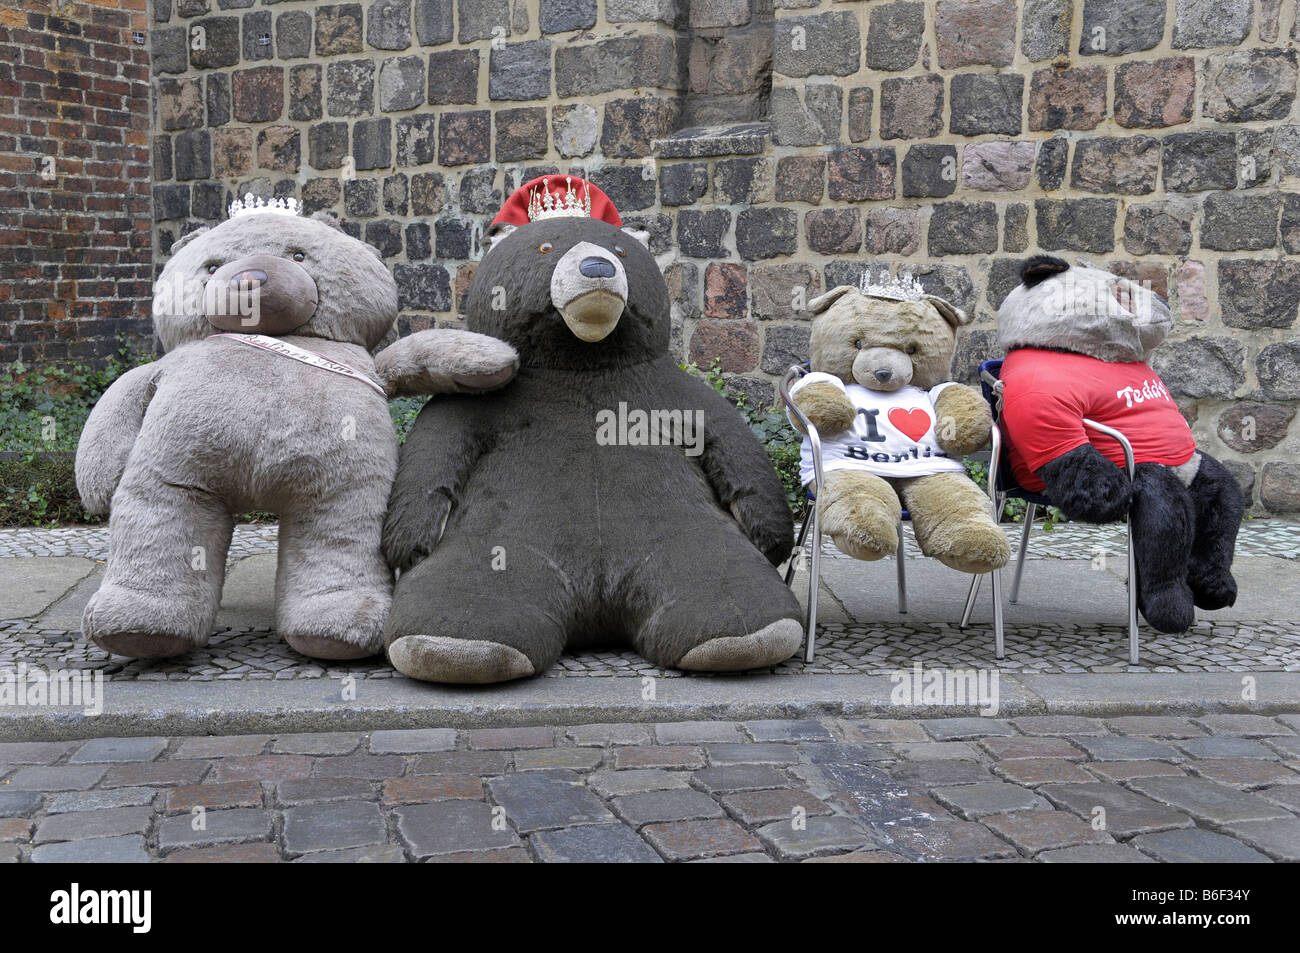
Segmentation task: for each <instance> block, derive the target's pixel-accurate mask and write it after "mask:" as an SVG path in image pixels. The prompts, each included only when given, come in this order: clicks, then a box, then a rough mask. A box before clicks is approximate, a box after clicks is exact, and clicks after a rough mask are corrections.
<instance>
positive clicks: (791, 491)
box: [677, 358, 807, 516]
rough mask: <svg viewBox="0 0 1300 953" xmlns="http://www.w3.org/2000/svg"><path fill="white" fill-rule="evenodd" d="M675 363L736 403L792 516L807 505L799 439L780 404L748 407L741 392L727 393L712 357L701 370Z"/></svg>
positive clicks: (690, 364)
mask: <svg viewBox="0 0 1300 953" xmlns="http://www.w3.org/2000/svg"><path fill="white" fill-rule="evenodd" d="M677 366H678V367H680V368H681V369H682V370H684V371H685V372H686V373H688V374H690V375H692V376H694V377H698V378H700V379H701V380H703V381H704V382H705V383H706V384H708V385H709V386H710V387H712V388H713V389H714V390H715V391H717V392H718V393H719V394H721V395H722V396H723V397H726V398H727V399H728V400H730V401H731V402H732V403H733V404H734V405H735V406H736V410H738V411H739V412H740V415H741V416H742V417H743V418H744V419H745V422H746V423H747V424H749V429H750V430H752V431H753V432H754V436H755V437H757V438H758V440H759V443H761V444H762V445H763V449H764V450H766V451H767V457H768V459H769V460H771V461H772V466H773V467H774V468H775V469H776V474H777V476H778V477H780V478H781V486H782V487H783V488H784V489H785V497H786V501H787V502H788V503H789V504H790V509H791V510H792V511H793V512H794V513H795V515H796V516H799V515H801V514H802V513H803V509H804V507H805V506H806V505H807V497H806V496H805V495H804V491H803V485H802V484H801V483H800V482H799V450H800V446H801V444H802V439H801V438H800V436H799V434H798V433H797V432H796V431H795V429H794V428H793V427H791V426H790V421H789V420H787V419H786V416H785V413H784V412H783V411H782V410H781V408H779V407H751V406H750V405H749V401H748V400H746V399H745V396H744V395H743V394H739V395H732V394H728V393H727V381H726V378H724V377H723V376H722V362H721V361H720V360H719V359H718V358H714V359H713V363H712V364H710V365H709V368H708V370H705V371H701V370H700V368H699V366H698V365H696V364H695V362H693V361H692V362H691V363H689V364H678V365H677Z"/></svg>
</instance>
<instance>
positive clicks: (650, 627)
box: [620, 527, 803, 672]
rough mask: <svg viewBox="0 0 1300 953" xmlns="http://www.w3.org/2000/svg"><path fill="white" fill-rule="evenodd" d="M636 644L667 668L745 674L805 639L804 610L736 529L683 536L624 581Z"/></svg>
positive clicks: (783, 656) (785, 654) (792, 651)
mask: <svg viewBox="0 0 1300 953" xmlns="http://www.w3.org/2000/svg"><path fill="white" fill-rule="evenodd" d="M620 589H621V595H622V596H623V598H622V600H621V601H622V603H623V605H624V607H625V609H624V611H630V612H633V613H635V614H636V616H634V620H633V623H632V645H633V647H634V648H635V649H636V651H637V652H638V653H639V654H640V655H641V656H643V657H644V658H646V659H648V660H649V661H651V662H654V663H655V664H656V665H661V666H664V667H666V668H680V669H685V670H688V671H696V672H740V671H744V670H746V669H752V668H762V667H765V666H769V665H777V664H779V663H781V662H783V661H785V660H786V659H788V658H789V657H790V656H792V655H794V654H795V652H797V651H798V650H799V646H800V644H801V643H802V642H803V623H802V622H801V621H800V619H801V618H802V615H803V610H802V609H801V608H800V606H799V600H798V599H796V598H795V596H794V593H793V592H791V591H790V589H789V588H788V587H787V586H785V585H784V584H783V583H782V582H781V577H780V576H779V575H778V574H777V572H776V571H775V570H774V569H773V568H772V565H771V564H770V563H769V562H768V561H767V559H766V558H765V557H764V556H763V554H762V553H760V552H759V551H758V550H757V549H756V548H755V547H754V545H753V544H752V543H750V542H749V540H748V539H746V538H745V537H744V535H743V534H742V533H741V532H740V531H739V529H738V528H736V527H724V528H722V529H720V530H717V531H715V530H713V529H712V528H711V527H709V528H705V529H703V530H702V531H701V532H698V533H686V534H681V535H680V536H679V538H678V540H677V541H672V542H665V544H664V545H663V547H662V548H661V549H660V550H659V552H657V553H656V555H655V558H654V559H651V560H638V562H637V567H636V571H635V572H634V573H631V574H629V575H628V576H627V577H626V578H625V580H624V582H623V585H622V586H621V587H620Z"/></svg>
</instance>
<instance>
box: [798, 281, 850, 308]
mask: <svg viewBox="0 0 1300 953" xmlns="http://www.w3.org/2000/svg"><path fill="white" fill-rule="evenodd" d="M857 290H858V289H857V288H856V287H854V286H853V285H839V286H838V287H835V288H832V289H831V290H830V291H828V292H826V293H825V294H824V295H818V296H817V297H816V298H813V299H812V300H811V301H809V302H808V313H809V314H821V313H822V312H823V311H825V310H826V309H827V308H829V307H830V306H831V305H833V304H834V303H835V302H836V301H838V300H839V299H840V297H841V296H843V295H844V294H846V293H848V292H850V291H857Z"/></svg>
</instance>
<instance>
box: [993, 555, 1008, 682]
mask: <svg viewBox="0 0 1300 953" xmlns="http://www.w3.org/2000/svg"><path fill="white" fill-rule="evenodd" d="M989 575H991V576H992V577H993V647H994V650H995V652H996V654H997V657H998V659H999V660H1001V659H1002V658H1003V657H1004V656H1005V655H1006V645H1005V643H1004V639H1003V631H1002V570H1001V569H995V570H993V572H991V573H990V574H989Z"/></svg>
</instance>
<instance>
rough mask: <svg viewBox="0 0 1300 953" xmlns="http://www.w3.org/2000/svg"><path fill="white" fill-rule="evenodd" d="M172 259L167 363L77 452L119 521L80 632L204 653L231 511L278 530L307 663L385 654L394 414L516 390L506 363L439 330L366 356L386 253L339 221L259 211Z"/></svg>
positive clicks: (260, 207)
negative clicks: (399, 404) (427, 398)
mask: <svg viewBox="0 0 1300 953" xmlns="http://www.w3.org/2000/svg"><path fill="white" fill-rule="evenodd" d="M249 200H250V201H249V202H248V204H247V206H244V205H243V203H238V202H237V203H235V204H234V205H232V207H231V211H232V215H231V218H230V219H229V220H227V221H225V222H223V223H222V224H220V225H217V226H216V227H213V228H210V229H209V228H204V229H200V230H198V231H196V232H194V233H192V234H190V235H187V236H185V237H184V238H182V239H181V240H180V241H178V242H177V243H176V244H175V245H174V246H173V247H172V257H171V258H170V260H169V261H168V262H167V266H166V267H165V268H164V269H163V272H162V275H161V276H160V279H159V282H158V284H157V286H156V288H155V300H154V308H153V310H154V326H155V330H156V332H157V335H158V339H159V341H160V342H161V344H162V347H163V350H164V351H165V352H166V353H165V354H164V356H163V357H162V358H161V359H159V360H158V361H156V362H154V363H151V364H146V365H144V366H141V367H137V368H135V369H133V370H131V371H129V372H127V373H126V374H124V375H122V377H120V378H119V379H118V380H117V381H116V382H115V383H114V384H113V386H112V387H110V388H109V389H108V391H107V392H106V393H105V394H104V395H103V397H102V398H100V400H99V402H98V403H97V404H96V405H95V408H94V410H93V411H92V412H91V415H90V418H89V420H87V422H86V426H85V430H84V431H83V433H82V436H81V442H80V445H79V446H78V448H77V460H76V476H77V488H78V490H79V491H80V494H81V497H82V501H83V502H84V504H85V507H86V510H87V512H90V513H103V512H106V511H110V509H111V516H110V520H109V532H110V549H109V558H108V566H107V569H106V571H105V574H104V580H103V583H102V584H101V586H100V588H99V591H98V592H96V593H95V595H94V596H93V597H92V598H91V600H90V602H89V604H88V605H87V606H86V610H85V615H84V618H83V621H82V628H83V630H84V632H85V634H86V636H87V637H89V638H90V639H92V640H93V641H94V642H95V643H96V644H97V645H99V646H100V647H102V648H104V649H106V650H108V651H109V652H112V653H114V654H117V655H126V656H131V657H135V658H162V657H167V656H173V655H178V654H181V653H184V652H187V651H190V650H191V649H194V648H197V647H199V646H202V645H204V644H205V643H206V642H207V640H208V637H209V635H210V633H211V630H212V626H213V620H214V617H215V615H216V611H217V607H218V605H219V603H220V598H221V587H222V582H223V580H224V576H225V568H226V553H227V549H228V547H229V544H230V538H231V531H232V527H233V518H234V514H238V513H245V512H249V511H253V510H268V511H272V512H275V513H277V514H278V515H279V517H280V535H279V561H278V568H277V572H276V584H275V601H276V608H275V614H276V628H277V629H278V631H279V632H280V634H281V635H282V636H283V637H284V638H285V640H286V641H287V642H288V643H289V644H290V645H291V646H292V647H293V648H295V649H296V650H298V651H299V652H302V653H303V654H305V655H310V656H313V657H316V658H322V659H354V658H361V657H364V656H367V655H371V654H374V653H376V652H378V651H380V650H381V649H382V648H383V633H384V623H385V620H386V618H387V615H388V609H389V603H390V600H391V593H392V575H391V573H390V570H389V568H388V566H387V564H386V563H385V561H384V557H383V555H382V553H381V550H380V538H381V533H382V530H383V525H384V514H385V509H386V507H387V504H388V496H389V490H390V488H391V486H392V483H393V478H394V476H395V474H396V471H397V436H396V433H395V431H394V429H393V423H392V419H391V417H390V415H389V410H388V398H389V397H392V396H396V395H398V394H417V393H455V392H461V393H469V392H479V391H486V390H491V389H494V388H496V387H499V386H501V385H503V384H505V383H506V382H508V381H509V380H510V379H511V378H512V377H513V376H514V373H515V369H516V367H517V365H518V357H517V355H516V353H515V351H514V349H513V348H511V347H510V346H509V345H507V344H504V343H502V342H501V341H497V340H495V339H493V338H489V337H486V336H484V335H480V334H473V333H470V332H468V331H456V330H428V331H421V332H419V333H417V334H413V335H410V336H408V337H406V338H402V339H400V340H398V341H397V342H396V343H395V344H393V345H392V346H390V347H388V348H386V349H385V350H383V351H382V352H380V353H379V355H378V356H377V357H376V358H373V359H372V357H371V353H370V352H371V350H372V349H373V348H375V347H376V346H377V345H378V344H379V342H380V341H381V339H383V337H384V336H385V335H386V334H388V332H389V331H390V329H391V328H392V327H393V323H394V321H395V319H396V317H397V287H396V285H395V283H394V281H393V278H392V276H391V275H390V274H389V272H388V269H387V268H386V267H385V265H384V263H383V261H382V260H381V259H380V257H379V255H378V254H377V253H376V252H375V250H374V249H373V248H371V247H370V246H369V245H366V244H364V243H362V242H360V241H358V240H356V239H354V238H352V237H350V236H348V235H347V234H345V233H344V232H343V231H342V230H341V229H340V228H339V226H338V223H337V222H336V221H334V220H333V218H332V217H329V216H323V215H321V214H319V213H318V214H317V215H316V216H313V217H311V218H304V217H299V216H297V215H296V214H294V213H295V212H296V208H295V207H294V203H293V201H292V200H288V203H287V206H286V205H281V204H279V203H273V204H270V205H268V204H266V203H263V202H260V201H257V200H252V197H251V196H250V197H249Z"/></svg>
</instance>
